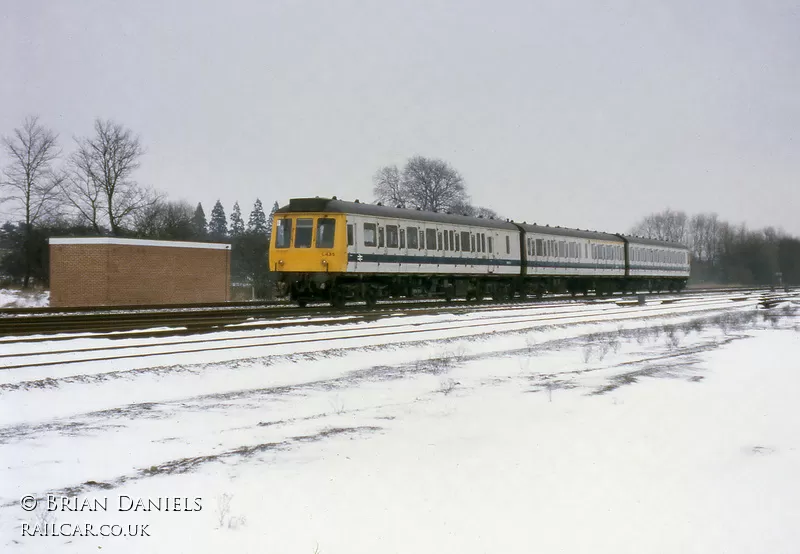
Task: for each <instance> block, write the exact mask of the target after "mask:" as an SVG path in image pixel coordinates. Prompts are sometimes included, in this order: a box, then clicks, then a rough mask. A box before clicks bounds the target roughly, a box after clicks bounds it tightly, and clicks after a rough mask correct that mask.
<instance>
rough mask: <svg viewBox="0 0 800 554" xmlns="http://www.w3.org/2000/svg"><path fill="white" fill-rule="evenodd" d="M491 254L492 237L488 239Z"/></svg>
mask: <svg viewBox="0 0 800 554" xmlns="http://www.w3.org/2000/svg"><path fill="white" fill-rule="evenodd" d="M491 253H492V237H489V254H491Z"/></svg>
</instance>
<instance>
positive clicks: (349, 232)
mask: <svg viewBox="0 0 800 554" xmlns="http://www.w3.org/2000/svg"><path fill="white" fill-rule="evenodd" d="M353 243H355V239H354V235H353V224H352V223H348V224H347V246H353Z"/></svg>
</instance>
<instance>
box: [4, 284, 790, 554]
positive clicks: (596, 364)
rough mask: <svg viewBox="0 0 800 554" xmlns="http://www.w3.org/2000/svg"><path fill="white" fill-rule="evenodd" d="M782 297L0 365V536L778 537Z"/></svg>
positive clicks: (387, 542)
mask: <svg viewBox="0 0 800 554" xmlns="http://www.w3.org/2000/svg"><path fill="white" fill-rule="evenodd" d="M796 302H797V301H796V300H795V301H794V302H791V301H789V302H785V303H783V304H780V305H778V306H776V307H773V308H771V309H763V308H759V307H757V305H756V303H755V302H738V303H733V302H731V303H728V304H724V305H721V304H719V305H718V304H714V305H709V306H707V307H706V308H705V309H703V310H702V311H700V310H684V311H680V310H678V309H675V310H673V311H668V310H664V311H661V312H658V311H652V310H651V311H650V312H645V311H644V308H638V307H633V308H628V310H630V311H629V312H626V315H625V317H623V316H622V315H614V314H612V313H611V311H613V310H615V308H614V307H609V313H607V314H601V313H600V312H598V310H597V308H596V307H593V308H586V310H590V309H591V310H593V311H592V312H591V315H587V313H588V312H586V313H583V316H582V317H583V318H582V319H578V322H577V323H576V322H575V321H567V320H566V319H564V314H561V316H560V318H557V317H553V318H551V319H550V320H541V319H539V320H536V322H533V321H532V320H531V321H528V322H526V321H525V320H524V317H521V314H522V312H520V311H519V310H517V311H514V312H511V311H508V313H506V312H503V311H499V312H496V313H494V314H492V317H496V321H495V320H492V324H491V325H490V326H488V327H476V326H474V325H475V324H476V322H478V320H480V319H481V318H484V319H485V318H486V317H488V316H486V315H485V314H484V315H483V316H480V315H473V316H446V317H445V316H442V317H425V318H423V317H416V318H389V319H385V320H381V321H380V322H377V323H376V322H373V323H372V324H367V323H355V324H351V323H347V324H342V325H332V326H330V327H329V328H326V329H327V331H325V330H324V329H323V337H322V338H325V333H328V338H329V339H330V341H327V340H321V341H320V340H316V341H315V342H312V341H310V340H309V341H307V342H302V341H301V342H299V343H293V344H289V345H287V344H282V345H281V346H275V345H270V344H263V343H258V344H256V345H255V346H252V345H251V347H249V348H247V349H234V350H225V351H219V352H214V353H203V352H190V353H183V354H171V355H166V354H165V355H159V356H152V357H148V358H142V359H141V360H136V359H133V360H131V359H128V358H126V359H120V360H112V361H105V362H103V361H95V362H81V363H76V364H64V365H55V366H49V367H48V368H35V367H32V368H25V369H20V370H2V369H0V377H2V379H0V476H1V477H2V479H0V549H2V550H3V551H4V552H12V553H13V552H20V553H22V552H75V553H84V552H90V551H91V552H96V551H103V552H125V553H128V552H130V553H140V552H259V553H262V552H266V553H270V552H276V553H294V552H297V553H309V554H312V553H314V552H317V553H321V554H329V553H347V554H350V553H362V552H363V553H367V552H369V553H374V552H436V553H440V552H459V553H473V552H474V553H477V552H504V553H507V552H526V553H529V552H566V553H573V552H574V553H584V552H592V553H595V552H609V553H610V552H613V553H620V552H622V553H625V552H631V553H634V552H636V553H642V552H664V553H667V552H668V553H676V552H681V553H684V552H697V553H701V552H702V553H710V552H714V553H716V552H728V553H765V552H769V553H778V552H781V553H782V552H796V551H797V545H798V544H800V504H799V503H798V502H797V499H798V498H800V473H798V470H797V468H798V467H800V449H799V447H800V444H799V443H800V434H798V432H797V430H798V425H799V424H800V405H798V403H797V401H796V397H797V392H798V391H800V357H799V356H798V354H800V317H798V316H800V306H798V304H797V303H796ZM582 309H583V308H577V311H578V312H580V310H582ZM637 310H641V311H639V312H637ZM503 318H505V319H503ZM369 325H372V326H369ZM470 325H472V327H470ZM368 326H369V327H368ZM426 326H427V327H426ZM367 327H368V328H369V329H370V332H371V333H372V334H375V335H376V336H374V337H372V338H371V339H368V338H361V339H356V338H347V339H343V338H341V337H344V336H346V335H347V334H348V333H351V332H352V331H349V329H351V328H352V329H359V328H363V329H366V328H367ZM390 328H391V329H392V330H393V331H403V332H405V331H407V330H408V329H416V330H418V331H424V332H415V333H410V332H409V333H406V334H395V335H391V336H390V337H389V336H381V335H380V334H379V332H378V331H380V330H381V329H382V331H380V332H386V331H388V330H389V329H390ZM305 330H306V328H305V327H298V328H297V329H296V330H295V332H300V331H303V332H305ZM314 331H315V332H316V331H320V328H315V329H314ZM290 332H292V330H291V328H290V329H282V330H280V331H276V332H275V335H274V337H273V339H272V340H277V339H279V338H280V335H281V334H285V333H290ZM241 333H244V334H243V335H237V336H242V337H244V338H246V341H245V342H246V343H247V344H250V342H249V341H252V340H254V338H253V336H252V335H248V334H247V333H248V331H242V332H241ZM250 333H252V332H250ZM230 336H231V335H230V333H215V334H213V335H209V336H208V337H207V339H219V338H226V339H227V338H229V337H230ZM301 336H305V335H301ZM319 338H320V337H319V336H316V337H315V339H319ZM92 340H93V339H86V338H82V339H76V341H75V344H74V345H80V346H81V347H86V346H89V345H94V346H96V345H98V344H102V345H106V344H107V341H106V340H105V339H103V340H100V339H94V340H95V342H91V341H92ZM258 340H263V339H261V338H259V339H258ZM67 342H69V341H67ZM4 346H5V347H7V348H6V350H5V351H6V352H11V353H13V354H14V355H16V354H18V353H21V352H22V353H24V348H32V347H31V346H21V345H11V344H5V345H4V344H0V349H3V348H4ZM12 346H13V348H12ZM65 346H66V345H65V344H64V342H61V343H55V342H53V343H39V346H36V347H35V348H41V349H42V351H43V352H49V351H52V350H55V349H64V348H65ZM156 347H158V348H163V346H156V345H155V343H154V348H156ZM53 355H54V356H55V355H56V354H53ZM58 356H68V355H66V354H60V355H58ZM19 359H22V358H10V360H11V361H12V362H13V361H14V360H19ZM30 359H39V358H36V357H33V358H30ZM42 359H44V358H42ZM48 495H52V498H53V500H54V501H56V503H59V502H62V501H64V502H66V503H67V505H66V506H64V505H61V504H59V505H58V506H56V508H57V509H53V510H47V509H46V508H47V505H48ZM26 496H31V497H33V498H32V499H25V500H24V501H22V500H21V499H22V498H23V497H26ZM137 499H141V502H140V503H139V504H137ZM148 501H149V502H150V503H151V504H150V505H149V507H150V508H151V509H150V510H145V508H148ZM34 503H35V504H37V505H36V507H34V506H33V504H34ZM23 504H24V507H23ZM51 507H53V505H52V504H51ZM81 507H83V508H85V509H84V510H82V511H78V510H77V508H81ZM176 507H177V508H178V510H175V508H176ZM24 508H32V509H31V511H26V510H25V509H24ZM67 508H71V509H67ZM88 508H100V509H97V510H89V509H88ZM156 508H159V509H156ZM87 524H91V525H92V528H91V530H89V533H87V529H86V527H85V525H87ZM103 525H108V526H119V527H101V526H103ZM137 526H138V527H137ZM142 526H146V527H145V529H144V533H146V535H149V536H136V537H132V536H119V537H93V536H71V537H65V536H40V535H42V534H49V535H53V534H56V533H60V534H62V535H63V534H72V533H78V534H80V533H83V534H91V533H96V534H100V533H102V532H105V533H106V534H108V533H127V534H132V533H137V534H142ZM31 535H35V536H31Z"/></svg>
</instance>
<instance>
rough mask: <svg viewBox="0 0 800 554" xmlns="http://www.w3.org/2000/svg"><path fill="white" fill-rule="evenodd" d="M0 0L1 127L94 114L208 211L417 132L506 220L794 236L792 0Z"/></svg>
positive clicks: (348, 164)
mask: <svg viewBox="0 0 800 554" xmlns="http://www.w3.org/2000/svg"><path fill="white" fill-rule="evenodd" d="M0 6H2V10H0V75H2V76H3V77H2V81H0V83H1V84H0V106H1V108H0V134H4V135H7V134H9V133H10V132H11V130H12V129H13V128H14V127H17V126H19V125H20V124H21V122H22V120H23V118H24V117H25V116H26V115H28V114H39V115H40V116H41V120H42V123H44V124H46V125H48V126H50V127H52V128H53V129H55V130H56V131H57V132H58V133H59V134H60V135H61V144H62V146H63V148H64V150H65V151H69V150H71V149H72V147H73V144H72V138H71V137H72V136H73V135H82V134H87V133H89V132H90V131H91V125H92V121H93V119H94V118H95V117H103V118H112V119H114V120H116V121H119V122H121V123H124V124H125V125H127V126H128V127H130V128H132V129H133V130H134V131H135V132H137V133H138V134H140V135H141V138H142V141H143V143H144V145H145V146H146V148H147V155H146V156H145V157H144V158H143V160H142V167H141V169H140V170H139V172H138V174H137V177H138V180H139V181H140V182H142V183H145V184H149V185H152V186H153V187H155V188H156V189H158V190H161V191H163V192H165V193H167V194H168V195H169V196H170V198H172V199H186V200H188V201H189V202H191V203H193V204H194V203H196V202H199V201H200V202H203V205H204V207H205V209H206V213H207V214H210V212H211V207H212V205H213V203H214V201H215V200H216V199H217V198H220V199H221V200H222V202H223V204H224V206H225V209H226V212H227V213H228V214H230V209H231V206H232V205H233V202H234V201H235V200H238V201H239V202H240V204H241V206H242V211H243V212H244V214H245V217H246V216H247V213H249V211H250V209H251V207H252V203H253V201H254V200H255V198H256V196H259V197H260V198H261V200H262V201H263V202H264V204H265V206H266V207H269V205H271V203H272V202H273V201H275V200H277V201H278V202H279V203H281V204H283V203H285V202H286V201H287V200H288V199H289V198H290V197H295V196H302V195H311V196H330V195H334V194H336V195H338V196H339V197H340V198H345V199H353V198H360V199H362V200H370V199H371V198H372V195H371V188H372V184H371V177H372V175H373V173H374V172H375V170H376V169H378V168H379V167H380V166H382V165H387V164H393V163H396V164H398V165H402V164H403V163H404V161H405V160H406V159H407V158H408V157H410V156H412V155H415V154H421V155H424V156H430V157H438V158H442V159H444V160H446V161H448V162H449V163H450V164H452V165H453V166H454V167H455V168H456V169H458V170H459V171H460V172H461V173H462V174H463V176H464V177H465V179H466V182H467V185H468V190H469V192H470V193H471V195H472V198H473V201H474V202H475V203H477V204H480V205H485V206H488V207H491V208H494V209H495V210H497V211H498V212H500V213H501V214H503V215H504V216H506V217H512V218H514V219H518V220H527V221H529V222H531V221H536V222H538V223H549V224H552V225H564V226H571V227H580V228H590V229H598V230H601V229H602V230H608V231H613V232H619V231H627V230H628V229H629V228H630V226H631V225H632V224H633V223H635V222H636V221H637V220H639V219H640V218H641V217H643V216H645V215H647V214H648V213H651V212H654V211H660V210H662V209H664V208H667V207H671V208H672V209H677V210H685V211H687V212H689V213H696V212H700V211H715V212H717V213H718V214H719V215H720V217H721V218H723V219H725V220H729V221H731V222H734V223H740V222H746V223H747V224H748V226H750V227H762V226H765V225H774V226H779V227H783V228H784V229H785V230H786V231H788V232H790V233H792V234H795V235H800V217H798V211H799V210H798V207H800V148H798V146H799V145H798V141H797V138H798V129H800V31H798V30H799V29H800V0H794V1H780V0H778V1H769V0H767V1H758V2H757V1H755V0H754V1H749V2H746V1H741V0H709V1H704V2H697V1H690V0H685V1H684V0H670V1H657V2H640V1H633V0H631V1H611V2H597V1H591V0H585V1H576V2H564V1H532V0H531V1H515V2H498V1H495V2H491V3H489V2H485V1H483V2H478V1H471V0H468V1H465V0H447V1H431V0H424V1H423V0H405V1H402V2H394V1H392V2H389V1H366V0H362V1H352V0H336V1H332V0H329V1H305V2H303V1H296V0H295V1H261V0H252V1H241V2H214V3H210V2H199V1H196V0H174V1H165V0H158V1H151V0H137V1H135V2H125V3H122V2H110V1H108V0H96V1H69V0H60V1H57V0H53V1H49V2H44V1H36V0H19V1H15V0H0ZM5 162H6V160H5V159H4V158H0V164H2V165H5ZM0 211H2V210H0Z"/></svg>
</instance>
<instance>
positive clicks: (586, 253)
mask: <svg viewBox="0 0 800 554" xmlns="http://www.w3.org/2000/svg"><path fill="white" fill-rule="evenodd" d="M583 257H584V258H588V257H589V245H588V244H584V245H583Z"/></svg>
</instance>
